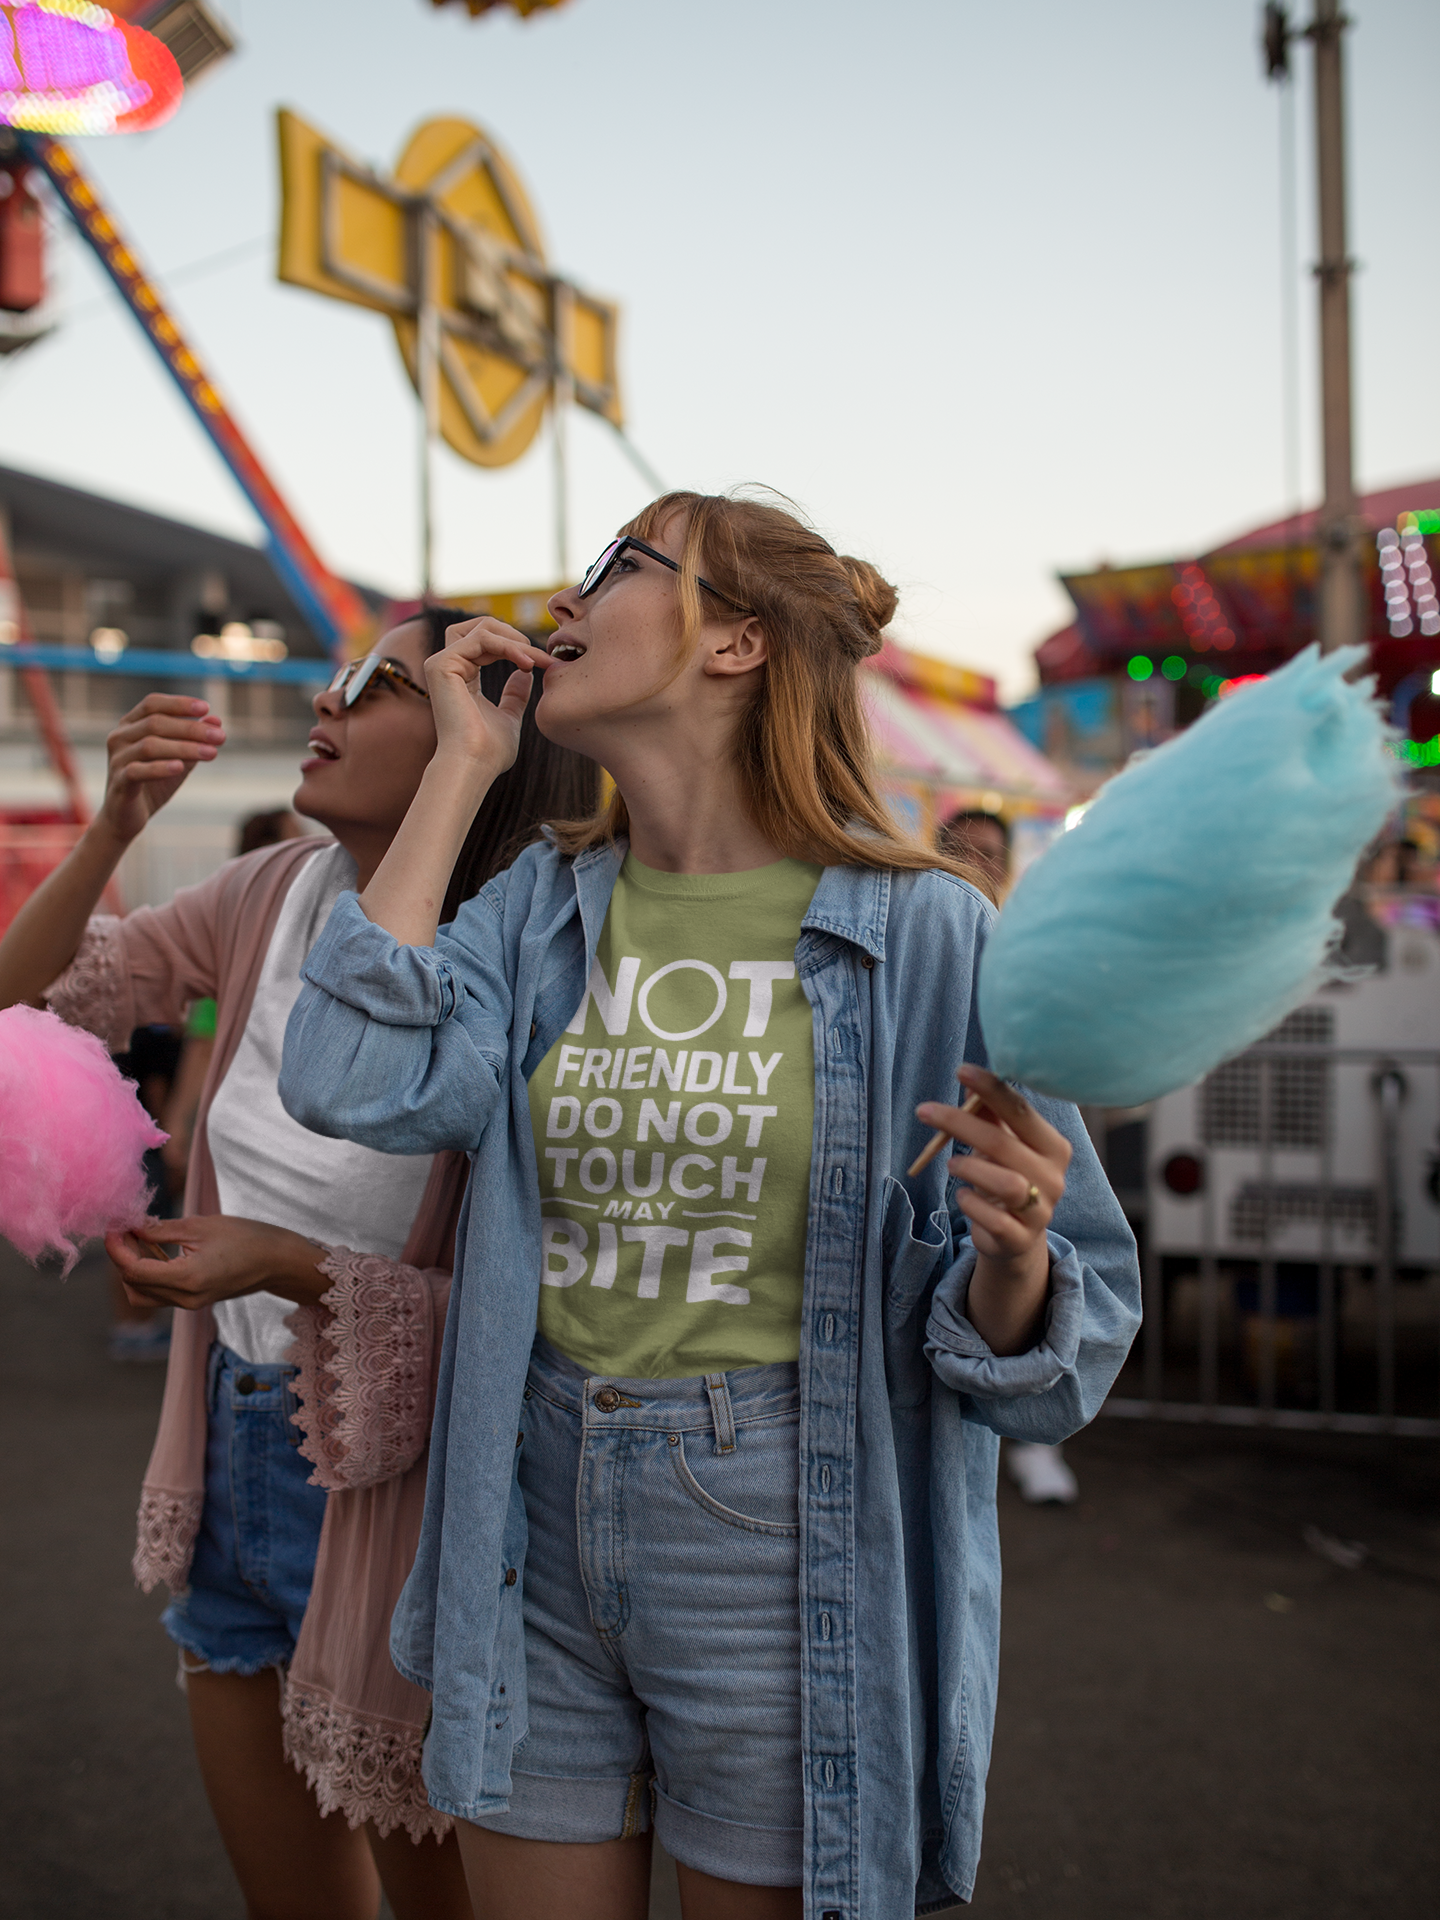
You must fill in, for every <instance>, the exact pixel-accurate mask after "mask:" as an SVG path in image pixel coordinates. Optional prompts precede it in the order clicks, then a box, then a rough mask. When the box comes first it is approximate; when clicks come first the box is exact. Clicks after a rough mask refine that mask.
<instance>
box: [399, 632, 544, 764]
mask: <svg viewBox="0 0 1440 1920" xmlns="http://www.w3.org/2000/svg"><path fill="white" fill-rule="evenodd" d="M495 660H510V661H513V662H514V664H515V666H516V668H517V669H518V671H517V672H515V673H512V674H511V676H510V678H509V679H508V680H507V681H506V683H505V691H504V692H503V693H502V694H501V696H500V700H499V704H498V705H496V706H492V705H491V704H490V702H489V701H488V700H487V699H486V698H485V696H484V694H483V693H482V692H481V691H480V669H481V668H482V667H485V666H489V665H490V663H491V662H492V661H495ZM549 664H550V656H549V654H548V653H544V652H542V651H541V649H540V648H539V647H534V646H531V644H530V642H529V641H528V640H527V639H526V638H525V636H524V634H523V633H518V632H517V631H516V630H515V628H514V627H507V626H506V625H505V623H504V622H503V621H502V620H494V619H492V618H491V617H490V616H489V615H488V614H485V615H482V616H481V618H480V619H478V620H467V621H465V622H464V623H463V624H461V625H456V626H453V627H451V628H450V630H449V631H448V633H447V634H446V636H445V645H444V646H443V648H442V649H441V650H440V652H439V653H432V654H431V655H430V657H429V659H428V660H427V661H426V662H425V680H426V684H427V685H428V686H429V689H430V704H431V706H432V708H433V709H434V713H435V757H436V759H437V760H442V761H443V760H446V759H449V758H450V757H451V756H455V757H458V758H461V759H463V760H465V761H467V762H473V761H480V762H482V763H483V764H484V765H485V766H486V767H487V768H488V769H489V771H490V774H491V777H492V778H494V777H495V775H497V774H501V773H503V772H504V771H505V770H506V768H507V767H510V766H513V765H514V762H515V755H516V754H517V753H518V751H519V748H520V722H521V721H522V720H523V719H524V717H525V708H526V706H527V705H528V703H529V700H530V674H531V671H532V669H534V668H536V667H539V668H541V669H543V668H545V667H548V666H549Z"/></svg>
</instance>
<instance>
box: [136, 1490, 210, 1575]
mask: <svg viewBox="0 0 1440 1920" xmlns="http://www.w3.org/2000/svg"><path fill="white" fill-rule="evenodd" d="M204 1504H205V1495H204V1494H203V1493H161V1492H159V1491H157V1489H155V1488H153V1487H145V1488H144V1489H142V1491H141V1494H140V1511H139V1512H138V1513H137V1514H136V1516H135V1557H134V1559H133V1560H132V1561H131V1562H130V1568H131V1571H132V1572H133V1573H134V1575H135V1581H136V1584H137V1586H139V1587H140V1588H141V1589H142V1590H143V1591H144V1592H146V1593H149V1592H150V1590H151V1589H152V1588H153V1587H158V1586H159V1585H160V1583H161V1581H162V1580H163V1581H164V1583H165V1585H166V1586H167V1587H168V1588H169V1589H170V1591H171V1592H172V1593H179V1592H180V1591H181V1590H182V1589H183V1587H184V1585H185V1582H186V1580H187V1579H188V1577H189V1573H190V1558H191V1555H192V1554H193V1552H194V1550H195V1536H196V1534H197V1533H199V1531H200V1510H201V1508H202V1507H203V1506H204Z"/></svg>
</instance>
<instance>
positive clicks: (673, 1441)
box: [665, 1433, 680, 1447]
mask: <svg viewBox="0 0 1440 1920" xmlns="http://www.w3.org/2000/svg"><path fill="white" fill-rule="evenodd" d="M665 1438H666V1439H667V1440H668V1441H669V1442H670V1445H671V1446H672V1447H678V1446H679V1444H680V1436H679V1434H678V1433H667V1434H666V1436H665Z"/></svg>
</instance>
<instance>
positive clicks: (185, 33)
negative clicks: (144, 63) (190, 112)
mask: <svg viewBox="0 0 1440 1920" xmlns="http://www.w3.org/2000/svg"><path fill="white" fill-rule="evenodd" d="M122 11H123V9H122ZM130 18H131V19H133V20H134V22H135V24H136V26H138V27H143V28H144V29H145V31H146V32H147V33H153V34H154V36H155V38H156V39H157V40H161V41H163V42H164V43H165V45H166V46H167V47H168V48H169V49H170V51H171V53H172V54H174V56H175V64H176V66H177V67H179V69H180V77H181V79H182V80H183V81H184V82H185V84H186V86H187V87H188V86H189V85H190V84H191V82H192V81H194V80H198V79H199V78H200V75H201V74H202V73H208V72H209V70H210V68H211V67H213V66H216V65H217V64H218V63H219V62H220V61H221V60H228V59H229V57H230V55H231V54H232V53H234V51H235V47H236V40H235V34H234V30H233V29H232V28H231V26H230V24H229V22H228V21H227V20H226V19H225V17H224V15H223V14H221V13H220V12H219V11H218V10H217V9H216V8H214V7H211V6H207V5H206V4H205V0H159V5H158V6H152V7H140V8H137V9H134V10H133V11H131V13H130Z"/></svg>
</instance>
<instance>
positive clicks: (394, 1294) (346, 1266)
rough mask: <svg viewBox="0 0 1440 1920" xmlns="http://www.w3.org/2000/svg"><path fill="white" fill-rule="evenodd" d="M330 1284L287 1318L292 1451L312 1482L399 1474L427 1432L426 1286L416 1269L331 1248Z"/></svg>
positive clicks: (339, 1483) (366, 1480) (357, 1482)
mask: <svg viewBox="0 0 1440 1920" xmlns="http://www.w3.org/2000/svg"><path fill="white" fill-rule="evenodd" d="M320 1271H321V1272H322V1273H324V1274H328V1275H329V1277H330V1278H331V1279H332V1280H333V1281H334V1283H335V1284H334V1285H333V1286H332V1287H331V1288H330V1290H329V1291H328V1292H327V1293H326V1294H324V1295H323V1296H322V1297H321V1300H320V1303H319V1305H318V1306H313V1307H299V1308H297V1309H296V1311H295V1312H294V1313H292V1314H291V1315H290V1316H289V1324H290V1326H291V1328H292V1329H293V1330H294V1333H295V1345H294V1347H293V1348H292V1349H291V1352H290V1358H291V1360H292V1361H293V1362H294V1363H295V1364H296V1365H297V1366H298V1368H299V1373H298V1375H297V1377H296V1380H295V1392H296V1394H297V1396H298V1397H299V1399H300V1402H301V1407H300V1412H299V1413H298V1414H297V1415H296V1424H297V1426H299V1427H300V1429H301V1431H302V1432H303V1433H304V1436H305V1437H304V1439H303V1440H302V1441H301V1443H300V1452H301V1454H302V1455H303V1456H304V1458H305V1459H307V1460H309V1461H311V1462H312V1463H313V1465H314V1467H315V1471H314V1473H313V1474H312V1475H311V1476H310V1478H311V1482H312V1484H313V1485H316V1486H321V1487H329V1488H331V1489H332V1490H333V1489H335V1488H339V1487H366V1486H373V1485H375V1484H376V1482H378V1481H381V1480H389V1479H392V1478H393V1477H394V1475H396V1474H397V1473H404V1472H405V1471H406V1470H407V1469H408V1468H410V1467H412V1466H413V1465H414V1464H415V1462H416V1460H418V1459H419V1457H420V1454H421V1451H422V1450H423V1448H424V1446H425V1442H426V1440H427V1439H428V1437H429V1433H430V1341H431V1302H430V1288H429V1284H428V1283H427V1281H426V1280H425V1278H424V1276H423V1275H422V1274H421V1273H420V1272H419V1270H418V1269H417V1268H415V1267H406V1266H402V1265H401V1264H400V1263H399V1262H398V1261H395V1260H386V1259H383V1258H382V1257H381V1256H380V1255H379V1254H374V1253H352V1252H351V1251H350V1249H349V1248H348V1247H331V1248H329V1249H327V1251H326V1255H325V1258H324V1259H323V1260H322V1261H321V1262H320Z"/></svg>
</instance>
